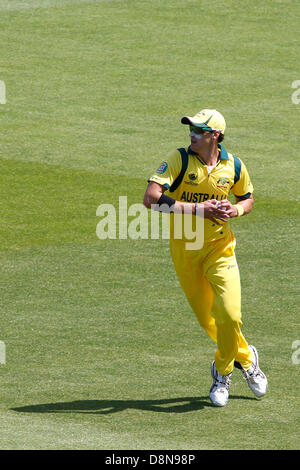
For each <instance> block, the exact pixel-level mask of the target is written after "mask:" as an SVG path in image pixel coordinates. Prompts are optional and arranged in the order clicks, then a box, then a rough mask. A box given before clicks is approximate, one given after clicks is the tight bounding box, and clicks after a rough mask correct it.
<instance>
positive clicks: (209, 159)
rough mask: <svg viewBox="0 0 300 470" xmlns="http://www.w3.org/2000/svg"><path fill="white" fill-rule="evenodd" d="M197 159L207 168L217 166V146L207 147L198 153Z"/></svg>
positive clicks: (218, 153)
mask: <svg viewBox="0 0 300 470" xmlns="http://www.w3.org/2000/svg"><path fill="white" fill-rule="evenodd" d="M198 155H199V157H200V158H201V160H202V161H203V162H204V163H206V165H208V166H214V165H216V164H217V162H218V160H219V155H220V152H219V149H218V146H217V145H213V146H211V147H208V148H206V149H203V150H202V149H201V151H200V152H198Z"/></svg>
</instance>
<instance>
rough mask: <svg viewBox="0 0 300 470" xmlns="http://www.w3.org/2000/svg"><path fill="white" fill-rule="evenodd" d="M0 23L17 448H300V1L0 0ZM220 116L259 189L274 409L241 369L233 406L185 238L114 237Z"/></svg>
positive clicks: (0, 151)
mask: <svg viewBox="0 0 300 470" xmlns="http://www.w3.org/2000/svg"><path fill="white" fill-rule="evenodd" d="M0 13H1V15H0V54H1V65H0V80H3V81H4V82H5V84H6V90H7V104H5V105H0V122H1V138H0V155H1V161H0V170H1V184H0V188H1V189H0V191H1V194H0V211H1V212H0V213H1V224H0V236H1V252H0V263H1V270H2V272H1V285H2V289H1V313H0V318H1V320H0V331H1V333H0V339H1V340H2V341H4V342H5V344H6V349H7V357H6V364H5V365H1V366H0V390H1V399H0V413H1V430H0V448H2V449H248V448H249V449H294V448H299V424H298V423H299V371H300V369H299V367H300V366H299V365H295V364H293V363H292V360H291V355H292V352H293V351H292V343H293V341H295V340H297V339H299V322H298V304H299V289H298V279H299V269H298V263H297V259H296V252H297V247H298V243H297V238H298V233H299V196H298V177H297V175H298V174H299V157H298V153H299V152H298V146H297V126H298V124H297V123H298V122H299V113H300V105H298V106H296V105H294V104H292V101H291V94H292V92H293V91H294V90H293V89H292V88H291V84H292V82H293V81H294V80H296V79H300V77H299V70H298V68H297V64H298V54H299V34H298V29H299V24H298V19H297V18H298V15H299V5H298V2H296V1H292V0H290V1H284V2H283V1H281V0H273V1H265V2H263V3H261V2H258V1H254V2H253V1H251V2H250V1H248V0H247V1H244V2H243V3H242V4H241V3H237V2H233V1H226V2H225V1H220V0H217V2H214V3H213V4H212V3H211V2H208V1H207V0H204V1H202V2H200V1H196V0H186V1H185V2H180V1H179V0H151V1H143V0H140V1H114V0H111V1H109V0H107V1H105V0H104V1H96V0H94V1H80V0H76V1H72V0H68V1H63V0H61V1H59V2H58V1H50V0H27V1H24V2H21V1H14V0H12V1H10V2H8V1H6V0H0ZM203 107H215V108H217V109H218V110H220V111H221V112H222V113H223V114H224V115H225V117H226V120H227V125H228V131H227V133H226V140H225V142H224V145H225V147H226V148H228V150H229V151H231V152H232V153H234V154H236V155H239V156H240V157H241V158H242V159H243V161H244V162H245V163H246V165H247V167H248V169H249V172H250V174H251V177H252V180H253V183H254V187H255V210H254V211H253V212H252V213H251V215H249V216H248V217H245V218H243V219H241V220H235V221H233V223H232V227H233V229H234V232H235V234H236V237H237V239H238V246H237V257H238V261H239V266H240V271H241V276H242V288H243V299H242V302H243V322H244V326H243V331H244V333H245V335H246V337H247V339H248V341H249V342H250V343H253V344H255V345H256V346H257V348H258V350H259V352H260V361H261V366H262V368H263V370H264V371H265V372H266V373H267V375H268V378H269V383H270V389H269V393H268V395H267V396H266V397H265V398H264V399H263V400H256V399H254V398H253V396H252V394H251V391H250V390H249V389H248V387H247V385H246V383H245V382H244V380H243V379H242V377H241V376H240V375H239V373H238V372H239V371H235V372H234V376H233V385H232V389H231V399H230V401H229V404H228V405H227V406H226V407H225V408H224V409H215V408H213V407H212V406H211V405H210V402H209V399H208V390H209V388H210V385H211V377H210V361H211V360H212V358H213V356H214V351H215V346H214V344H213V343H212V342H211V341H210V340H209V338H208V337H206V335H205V333H204V332H203V331H202V330H201V329H200V327H199V326H198V323H197V321H196V318H195V317H194V314H193V312H192V311H191V309H190V307H189V305H188V304H187V301H186V299H185V297H184V294H183V292H182V291H181V289H180V287H179V283H178V281H177V278H176V275H175V272H174V269H173V266H172V262H171V258H170V254H169V251H168V242H167V241H166V240H142V241H141V240H136V241H133V240H129V239H128V240H107V241H100V240H98V239H97V237H96V225H97V223H98V220H99V219H98V218H97V217H96V209H97V207H98V205H99V204H102V203H113V204H117V203H118V197H119V195H127V196H128V203H129V204H131V203H135V202H141V201H142V198H143V193H144V190H145V185H146V180H147V177H148V176H149V175H150V174H151V173H152V172H153V171H154V170H155V169H156V168H157V167H158V166H159V164H160V161H161V160H162V159H163V158H164V155H165V154H166V152H169V151H172V150H173V149H174V148H175V147H178V146H181V145H183V144H184V143H186V142H188V139H187V135H186V129H185V128H184V126H181V125H180V118H181V116H182V115H184V114H190V113H194V112H196V111H198V110H199V109H200V108H203ZM297 420H298V422H297Z"/></svg>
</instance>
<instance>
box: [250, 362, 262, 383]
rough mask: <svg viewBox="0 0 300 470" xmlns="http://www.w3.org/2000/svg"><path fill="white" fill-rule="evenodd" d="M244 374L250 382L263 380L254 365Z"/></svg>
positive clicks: (259, 371)
mask: <svg viewBox="0 0 300 470" xmlns="http://www.w3.org/2000/svg"><path fill="white" fill-rule="evenodd" d="M246 373H247V375H248V377H249V379H250V380H255V379H258V380H259V379H263V378H264V374H263V373H262V371H261V370H260V369H259V367H257V366H256V365H255V364H252V366H251V367H250V369H248V370H247V371H246Z"/></svg>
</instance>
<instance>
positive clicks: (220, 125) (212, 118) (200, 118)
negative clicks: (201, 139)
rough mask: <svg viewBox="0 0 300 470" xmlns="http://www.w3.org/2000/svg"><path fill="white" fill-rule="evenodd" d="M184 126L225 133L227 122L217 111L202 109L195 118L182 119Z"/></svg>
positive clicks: (185, 117) (186, 117)
mask: <svg viewBox="0 0 300 470" xmlns="http://www.w3.org/2000/svg"><path fill="white" fill-rule="evenodd" d="M181 123H182V124H189V125H190V126H196V127H201V128H202V129H205V130H207V131H220V132H221V133H222V134H224V133H225V129H226V122H225V119H224V117H223V116H222V114H221V113H219V111H217V110H216V109H202V110H201V111H199V113H197V114H195V116H193V117H191V116H184V117H183V118H181Z"/></svg>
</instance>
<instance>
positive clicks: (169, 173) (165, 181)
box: [148, 150, 182, 189]
mask: <svg viewBox="0 0 300 470" xmlns="http://www.w3.org/2000/svg"><path fill="white" fill-rule="evenodd" d="M181 167H182V161H181V155H180V152H179V151H178V150H175V151H174V152H172V153H171V154H170V155H169V156H168V157H167V158H166V160H163V162H162V163H161V165H160V167H159V168H158V169H157V170H156V172H155V173H154V174H153V175H152V176H150V178H149V179H148V183H149V182H150V181H154V182H155V183H158V184H160V185H161V186H164V187H165V188H166V189H169V188H170V187H171V186H172V183H173V182H174V180H175V179H176V178H177V176H178V175H179V173H180V171H181Z"/></svg>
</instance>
